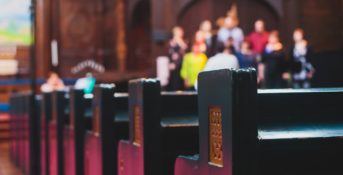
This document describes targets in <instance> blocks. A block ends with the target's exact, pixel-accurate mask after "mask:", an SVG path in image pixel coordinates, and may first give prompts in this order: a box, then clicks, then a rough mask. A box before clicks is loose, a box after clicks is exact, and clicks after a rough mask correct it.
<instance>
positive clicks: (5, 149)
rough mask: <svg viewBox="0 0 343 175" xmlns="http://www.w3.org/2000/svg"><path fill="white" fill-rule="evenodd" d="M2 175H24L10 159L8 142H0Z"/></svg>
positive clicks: (0, 168) (0, 173)
mask: <svg viewBox="0 0 343 175" xmlns="http://www.w3.org/2000/svg"><path fill="white" fill-rule="evenodd" d="M0 175H23V173H22V172H21V171H20V170H19V169H17V167H16V166H15V165H14V164H13V163H12V162H11V161H10V159H9V146H8V143H7V142H0Z"/></svg>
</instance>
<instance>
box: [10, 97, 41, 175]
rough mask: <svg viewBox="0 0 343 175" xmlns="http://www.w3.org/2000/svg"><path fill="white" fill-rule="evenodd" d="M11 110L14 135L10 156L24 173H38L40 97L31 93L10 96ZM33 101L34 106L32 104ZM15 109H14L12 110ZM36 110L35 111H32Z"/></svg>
mask: <svg viewBox="0 0 343 175" xmlns="http://www.w3.org/2000/svg"><path fill="white" fill-rule="evenodd" d="M12 102H13V104H11V108H12V107H13V109H12V110H11V112H13V113H12V114H13V116H14V118H13V119H14V121H11V127H13V128H12V129H11V130H12V132H13V135H15V138H14V139H15V140H14V141H13V142H14V143H12V144H13V146H12V154H13V155H12V156H11V157H13V158H14V161H15V163H16V164H17V165H18V166H19V168H21V169H22V170H23V172H24V173H25V174H37V175H39V173H40V171H39V166H40V165H39V163H40V141H39V127H40V123H39V122H40V114H39V113H38V111H39V109H40V97H39V96H37V97H35V96H33V95H32V94H31V93H22V94H16V95H13V96H12V100H11V103H12ZM33 102H35V104H36V105H35V106H33ZM14 110H16V111H14ZM33 110H36V112H37V113H34V111H33Z"/></svg>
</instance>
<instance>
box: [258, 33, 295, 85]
mask: <svg viewBox="0 0 343 175" xmlns="http://www.w3.org/2000/svg"><path fill="white" fill-rule="evenodd" d="M261 67H263V68H261V69H262V70H259V76H262V77H260V80H263V81H264V87H265V88H268V89H276V88H286V87H287V82H286V81H285V79H287V78H288V77H287V72H286V71H287V70H288V66H287V62H286V55H285V51H284V48H283V45H282V43H281V42H280V38H279V33H278V31H273V32H271V33H270V35H269V38H268V44H267V45H266V48H265V50H264V52H263V54H262V66H261Z"/></svg>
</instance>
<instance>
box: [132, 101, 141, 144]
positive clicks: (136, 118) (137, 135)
mask: <svg viewBox="0 0 343 175" xmlns="http://www.w3.org/2000/svg"><path fill="white" fill-rule="evenodd" d="M140 118H141V111H140V108H139V106H137V105H135V106H134V108H133V130H134V136H133V143H134V144H135V145H136V146H140V145H141V142H142V138H141V125H140Z"/></svg>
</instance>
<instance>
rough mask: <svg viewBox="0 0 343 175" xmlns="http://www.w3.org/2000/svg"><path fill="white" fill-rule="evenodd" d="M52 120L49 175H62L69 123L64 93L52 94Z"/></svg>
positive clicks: (50, 125)
mask: <svg viewBox="0 0 343 175" xmlns="http://www.w3.org/2000/svg"><path fill="white" fill-rule="evenodd" d="M51 99H52V101H51V105H52V118H51V121H50V122H49V133H48V134H49V153H48V154H49V164H50V165H49V171H50V172H49V175H63V174H64V153H63V150H64V143H63V141H64V133H63V128H64V126H65V125H66V124H67V123H68V121H69V96H68V94H67V93H66V92H65V91H55V92H52V96H51Z"/></svg>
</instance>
